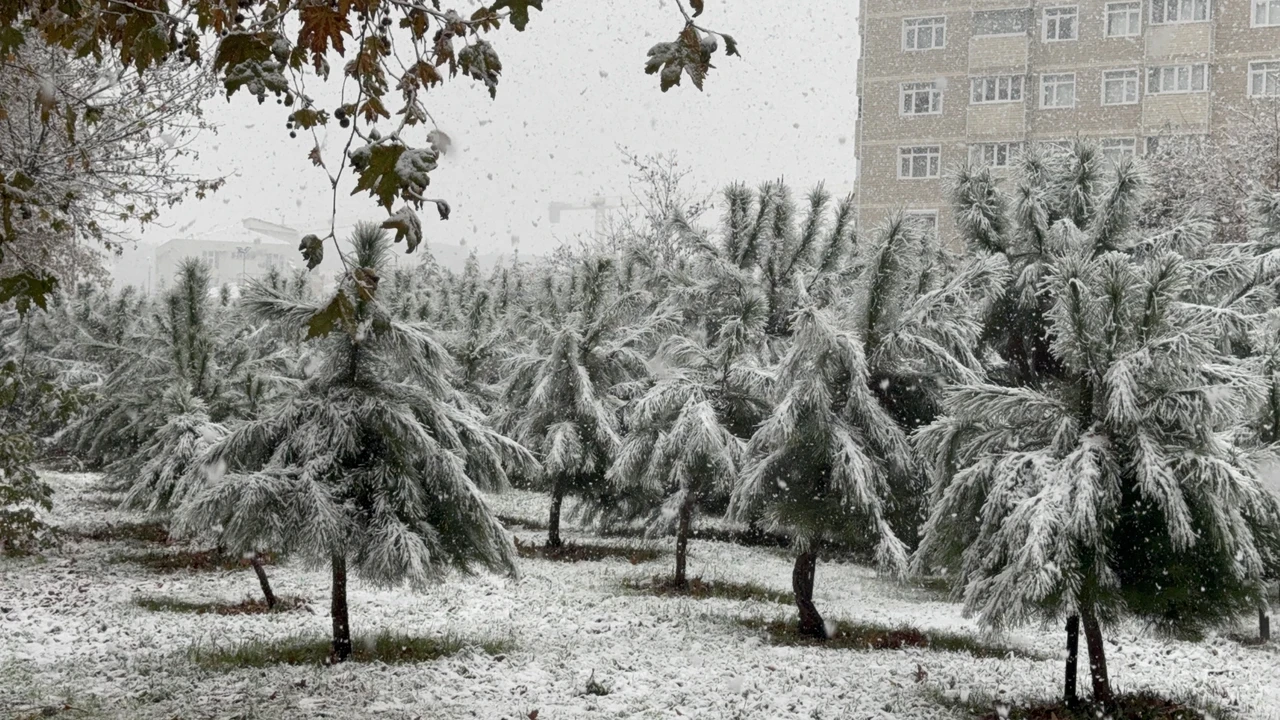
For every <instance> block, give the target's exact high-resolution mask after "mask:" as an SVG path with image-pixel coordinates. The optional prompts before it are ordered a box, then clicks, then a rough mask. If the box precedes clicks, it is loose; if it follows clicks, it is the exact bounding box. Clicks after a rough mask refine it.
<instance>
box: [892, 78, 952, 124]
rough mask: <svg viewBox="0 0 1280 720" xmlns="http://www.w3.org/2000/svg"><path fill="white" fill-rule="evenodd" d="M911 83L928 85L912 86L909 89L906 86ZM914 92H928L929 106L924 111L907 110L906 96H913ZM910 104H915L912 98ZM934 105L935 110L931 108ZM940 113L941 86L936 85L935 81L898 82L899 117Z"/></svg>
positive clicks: (913, 105)
mask: <svg viewBox="0 0 1280 720" xmlns="http://www.w3.org/2000/svg"><path fill="white" fill-rule="evenodd" d="M912 85H916V86H926V85H927V86H928V87H913V88H911V89H908V87H909V86H912ZM916 93H928V94H929V107H930V109H929V110H927V111H925V112H907V96H908V95H912V96H913V97H914V95H915V94H916ZM911 106H912V107H913V108H914V107H915V106H916V105H915V101H914V99H913V101H912V105H911ZM935 106H936V108H937V109H936V110H935V109H932V108H934V107H935ZM941 114H942V88H940V87H938V83H937V81H935V80H912V81H909V82H901V83H898V115H899V116H900V117H915V116H917V115H941Z"/></svg>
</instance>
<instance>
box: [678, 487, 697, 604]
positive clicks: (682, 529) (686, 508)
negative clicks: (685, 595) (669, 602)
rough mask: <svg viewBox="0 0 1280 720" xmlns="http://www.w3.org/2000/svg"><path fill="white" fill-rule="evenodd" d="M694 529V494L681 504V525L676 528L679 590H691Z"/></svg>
mask: <svg viewBox="0 0 1280 720" xmlns="http://www.w3.org/2000/svg"><path fill="white" fill-rule="evenodd" d="M692 528H693V493H688V494H687V495H686V496H685V500H684V502H683V503H681V504H680V525H679V526H678V527H677V528H676V578H675V586H676V588H677V589H679V590H688V589H689V575H688V572H687V567H688V564H689V535H690V533H691V531H692Z"/></svg>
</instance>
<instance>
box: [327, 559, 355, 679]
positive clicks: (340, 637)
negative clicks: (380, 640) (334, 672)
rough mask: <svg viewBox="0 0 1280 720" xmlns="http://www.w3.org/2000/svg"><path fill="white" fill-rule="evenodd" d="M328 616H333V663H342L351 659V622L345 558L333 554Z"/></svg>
mask: <svg viewBox="0 0 1280 720" xmlns="http://www.w3.org/2000/svg"><path fill="white" fill-rule="evenodd" d="M329 614H330V615H332V616H333V661H334V662H344V661H346V660H347V659H348V658H350V657H351V622H350V620H349V619H348V617H347V558H346V556H345V555H342V554H341V553H334V554H333V602H332V604H331V605H330V611H329Z"/></svg>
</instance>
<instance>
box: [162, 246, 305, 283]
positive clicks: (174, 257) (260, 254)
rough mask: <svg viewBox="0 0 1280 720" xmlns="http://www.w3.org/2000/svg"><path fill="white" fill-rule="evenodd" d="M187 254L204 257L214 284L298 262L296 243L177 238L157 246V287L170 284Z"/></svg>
mask: <svg viewBox="0 0 1280 720" xmlns="http://www.w3.org/2000/svg"><path fill="white" fill-rule="evenodd" d="M186 258H199V259H201V260H204V261H205V262H206V263H207V264H208V265H209V268H210V277H211V278H212V282H213V285H214V286H215V287H217V286H221V285H237V284H239V283H240V281H241V279H242V278H245V279H252V278H260V277H262V276H264V275H266V274H267V272H268V271H269V270H270V269H271V268H273V267H275V268H279V269H280V270H283V271H288V269H289V264H290V262H293V263H294V264H297V259H296V258H297V253H296V251H295V249H294V247H293V246H292V245H289V244H286V243H281V242H272V241H258V242H255V241H254V240H247V241H245V242H234V241H230V240H195V239H190V238H178V239H175V240H170V241H169V242H167V243H164V244H163V245H161V246H159V247H158V248H156V264H155V267H156V277H155V287H157V288H166V287H171V286H172V284H173V280H174V277H175V276H176V275H177V272H178V265H179V263H181V262H182V261H183V260H185V259H186Z"/></svg>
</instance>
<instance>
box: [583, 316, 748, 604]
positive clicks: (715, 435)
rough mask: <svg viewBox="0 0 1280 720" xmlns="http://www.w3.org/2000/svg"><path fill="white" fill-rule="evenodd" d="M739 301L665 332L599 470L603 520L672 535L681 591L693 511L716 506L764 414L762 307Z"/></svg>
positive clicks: (684, 587) (729, 487)
mask: <svg viewBox="0 0 1280 720" xmlns="http://www.w3.org/2000/svg"><path fill="white" fill-rule="evenodd" d="M757 300H758V298H755V297H747V298H744V302H743V303H741V305H740V307H739V313H738V315H737V316H736V317H732V318H727V317H719V318H717V322H716V323H715V326H716V330H715V331H714V332H715V337H714V340H712V341H711V342H708V341H707V340H706V335H705V332H706V331H695V332H694V333H692V334H690V335H684V334H677V335H673V336H671V337H670V338H669V339H668V340H667V341H666V342H665V343H664V344H663V346H662V347H661V348H660V349H659V352H658V355H657V357H656V358H655V363H654V364H655V365H657V366H658V369H657V370H656V371H655V375H656V378H655V384H654V385H653V387H651V388H650V389H649V390H648V391H647V392H646V393H645V394H644V396H642V397H641V398H639V399H638V400H636V401H635V402H634V404H632V405H631V407H630V408H629V409H628V411H627V420H628V432H627V435H626V438H625V440H624V442H623V446H622V449H621V451H620V452H619V453H618V455H617V458H616V459H615V460H614V463H613V465H612V466H611V467H610V468H609V472H608V479H609V480H610V482H612V483H613V485H614V486H615V488H617V490H618V493H619V495H620V498H619V500H618V501H616V502H614V503H612V504H611V506H610V507H609V508H608V509H607V510H606V514H608V515H610V516H612V517H625V518H628V519H631V518H635V517H645V518H646V519H647V521H648V526H649V530H650V532H664V533H665V532H669V531H670V530H671V529H673V526H674V529H675V533H676V558H675V561H676V565H675V575H674V577H673V578H672V581H671V584H672V587H674V588H676V589H678V590H687V589H688V587H689V582H688V572H687V568H688V548H689V540H690V537H691V535H692V533H693V523H694V521H695V515H696V514H697V513H699V512H701V511H702V510H703V509H705V508H707V507H708V506H710V505H719V506H721V507H723V504H722V503H723V500H724V498H726V497H728V495H729V493H730V492H731V490H732V488H733V485H734V482H735V481H736V480H737V476H738V473H739V471H740V470H741V468H742V466H743V464H744V460H745V456H746V453H745V451H746V441H745V439H746V438H749V437H750V435H751V431H752V430H753V429H754V428H755V427H756V425H757V424H758V423H759V421H760V420H761V419H762V418H763V417H764V415H765V414H766V413H767V412H768V400H767V398H768V392H769V388H770V384H771V379H772V378H771V376H770V375H769V373H768V371H767V370H765V369H764V368H762V367H760V366H759V364H758V363H756V362H754V361H753V359H752V358H753V355H754V353H755V352H756V350H757V347H758V346H759V344H760V343H761V342H762V341H763V330H764V323H765V320H766V319H767V317H766V315H765V313H764V304H763V303H762V302H758V301H757Z"/></svg>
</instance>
